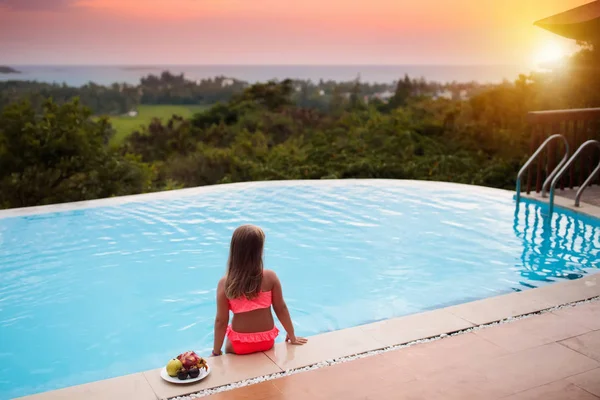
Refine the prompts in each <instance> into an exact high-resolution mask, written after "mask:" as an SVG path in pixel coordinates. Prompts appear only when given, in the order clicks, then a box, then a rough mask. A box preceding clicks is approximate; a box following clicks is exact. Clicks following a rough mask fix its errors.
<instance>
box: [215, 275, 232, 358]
mask: <svg viewBox="0 0 600 400" xmlns="http://www.w3.org/2000/svg"><path fill="white" fill-rule="evenodd" d="M228 324H229V303H228V301H227V296H225V278H223V279H221V280H220V281H219V284H218V285H217V316H216V317H215V342H214V345H213V355H221V354H223V352H222V351H221V348H222V347H223V342H224V341H225V332H226V331H227V325H228Z"/></svg>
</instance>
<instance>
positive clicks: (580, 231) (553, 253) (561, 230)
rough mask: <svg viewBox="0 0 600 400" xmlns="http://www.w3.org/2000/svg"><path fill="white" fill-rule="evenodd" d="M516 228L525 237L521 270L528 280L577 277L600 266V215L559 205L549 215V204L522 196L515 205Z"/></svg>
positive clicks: (514, 229)
mask: <svg viewBox="0 0 600 400" xmlns="http://www.w3.org/2000/svg"><path fill="white" fill-rule="evenodd" d="M513 231H514V233H515V235H516V237H517V238H519V239H520V240H521V241H522V247H523V251H522V253H521V263H522V264H521V268H520V270H521V276H522V277H523V278H524V279H526V280H532V281H539V282H553V281H554V280H556V278H564V279H577V278H581V277H582V276H583V275H585V273H586V270H588V269H591V268H599V267H600V243H599V241H600V222H599V221H598V220H597V219H594V218H591V217H587V216H584V215H580V214H575V213H574V212H572V211H570V210H560V209H559V210H556V212H554V213H553V215H552V217H549V216H548V214H547V205H545V204H542V203H539V202H536V201H530V200H523V201H521V203H520V204H519V205H518V207H517V208H516V209H515V214H514V223H513ZM522 284H524V283H522Z"/></svg>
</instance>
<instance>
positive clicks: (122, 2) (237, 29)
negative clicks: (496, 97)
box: [0, 0, 590, 66]
mask: <svg viewBox="0 0 600 400" xmlns="http://www.w3.org/2000/svg"><path fill="white" fill-rule="evenodd" d="M589 1H590V0H504V1H496V0H0V64H15V65H18V64H518V65H528V66H529V65H531V62H532V58H533V54H535V53H536V52H537V51H538V50H539V49H540V48H541V47H543V46H545V45H547V44H548V43H552V44H553V45H554V46H557V45H558V46H563V48H564V49H565V50H566V49H567V48H568V47H569V46H570V42H569V41H566V40H561V39H560V38H558V37H556V36H554V35H552V34H550V33H546V32H544V31H542V30H541V29H539V28H536V27H534V26H533V25H532V24H533V22H534V21H535V20H537V19H541V18H544V17H547V16H549V15H552V14H554V13H557V12H560V11H563V10H566V9H568V8H572V7H576V6H578V5H581V4H585V3H587V2H589Z"/></svg>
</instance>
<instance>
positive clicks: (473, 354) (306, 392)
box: [26, 197, 600, 400]
mask: <svg viewBox="0 0 600 400" xmlns="http://www.w3.org/2000/svg"><path fill="white" fill-rule="evenodd" d="M533 198H536V199H538V198H537V197H533ZM556 203H557V205H558V206H563V207H568V208H571V207H570V206H571V205H572V200H569V199H565V198H561V197H557V199H556ZM575 210H576V211H578V212H583V213H586V214H589V215H592V216H595V217H599V218H600V207H595V206H593V205H591V204H587V203H584V204H583V205H582V207H581V208H578V209H575ZM599 296H600V274H595V275H588V276H586V277H584V278H581V279H577V280H572V281H564V282H560V283H555V284H552V285H549V286H544V287H542V288H538V289H532V290H527V291H523V292H514V293H510V294H506V295H502V296H498V297H491V298H487V299H483V300H478V301H475V302H471V303H465V304H460V305H456V306H452V307H447V308H443V309H437V310H434V311H429V312H425V313H421V314H415V315H409V316H405V317H401V318H395V319H390V320H386V321H381V322H377V323H373V324H369V325H363V326H359V327H354V328H349V329H343V330H340V331H335V332H330V333H325V334H322V335H317V336H314V337H311V338H310V341H309V343H308V344H307V345H305V346H302V347H295V346H290V345H286V344H285V343H280V344H277V345H276V346H275V348H274V349H273V350H271V351H268V352H266V353H259V354H255V355H251V356H241V357H240V356H233V355H225V356H222V357H216V358H210V360H209V364H210V365H211V369H212V372H211V374H210V376H209V377H207V378H206V379H205V380H203V381H201V382H199V383H196V384H190V385H174V384H169V383H166V382H164V381H163V380H162V379H161V378H160V375H159V371H160V370H158V369H157V370H151V371H146V372H143V373H137V374H132V375H127V376H122V377H118V378H114V379H108V380H105V381H99V382H94V383H90V384H86V385H80V386H73V387H70V388H66V389H61V390H57V391H52V392H46V393H41V394H37V395H32V396H28V397H26V399H31V400H53V399H87V400H95V399H129V400H155V399H169V398H173V397H177V396H184V395H188V394H191V393H197V392H201V391H203V390H207V389H211V388H219V387H224V389H229V388H230V387H228V386H227V385H230V384H234V383H236V382H242V381H247V380H250V379H253V378H259V379H257V380H261V381H262V380H264V381H263V382H260V383H256V384H252V385H248V386H245V387H243V388H240V389H234V390H228V391H223V392H221V393H218V394H215V395H213V396H211V397H208V398H209V399H214V400H226V399H247V400H261V399H265V400H267V399H268V400H283V399H289V400H293V399H303V400H304V399H306V398H315V399H337V398H345V399H370V398H372V399H501V398H502V399H514V400H516V399H550V400H552V399H561V400H562V399H565V400H567V399H582V400H583V399H599V398H600V300H598V299H597V298H598V297H599ZM588 299H593V300H592V301H587V302H584V303H581V304H576V305H571V304H572V303H575V302H580V301H583V300H588ZM562 305H568V306H565V307H562V308H558V309H557V308H556V307H558V306H562ZM540 312H541V313H540ZM519 316H526V317H524V318H518V319H514V317H519ZM497 321H503V322H506V323H502V324H495V322H497ZM490 323H492V324H491V325H488V326H482V325H487V324H490ZM457 332H458V334H456V335H454V333H457ZM447 335H450V336H447ZM427 338H434V339H433V340H431V341H426V343H419V342H418V341H419V340H420V339H427ZM415 342H416V343H415ZM407 343H409V344H411V345H410V346H401V347H400V348H398V349H396V348H391V347H393V346H398V345H403V344H407ZM380 349H386V350H389V351H385V352H382V353H379V354H374V355H367V354H365V355H366V356H365V357H361V358H358V359H356V360H353V361H347V362H341V363H336V362H332V361H333V360H337V359H341V358H343V357H347V356H353V355H357V354H362V353H369V352H372V351H376V350H380ZM314 365H317V366H323V367H322V368H317V369H312V370H310V371H307V372H297V373H294V374H287V373H286V371H289V370H295V369H301V368H303V367H308V366H314ZM282 373H284V374H283V375H287V376H283V377H279V376H280V375H282ZM273 375H275V376H273ZM263 377H266V378H264V379H263ZM205 394H206V393H205Z"/></svg>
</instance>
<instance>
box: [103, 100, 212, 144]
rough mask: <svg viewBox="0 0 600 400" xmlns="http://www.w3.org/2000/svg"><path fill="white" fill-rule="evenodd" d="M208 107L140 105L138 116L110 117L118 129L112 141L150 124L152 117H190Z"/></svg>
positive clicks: (164, 120) (114, 141)
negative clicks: (175, 115) (174, 115)
mask: <svg viewBox="0 0 600 400" xmlns="http://www.w3.org/2000/svg"><path fill="white" fill-rule="evenodd" d="M207 108H208V106H171V105H157V106H150V105H140V106H139V107H138V115H137V116H136V117H129V116H127V115H123V116H119V117H110V122H111V124H112V126H113V127H114V128H115V130H116V133H115V136H114V137H113V138H112V140H111V142H112V143H113V144H119V143H121V142H122V141H123V140H124V139H125V138H126V137H127V136H128V135H129V134H131V133H132V132H133V131H134V130H136V129H139V127H140V126H144V125H145V126H147V125H148V124H150V121H152V118H160V119H161V120H162V121H163V122H166V121H167V120H168V119H169V118H171V116H173V114H177V115H179V116H182V117H184V118H188V117H191V116H192V115H194V114H195V113H197V112H199V111H202V110H205V109H207Z"/></svg>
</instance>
